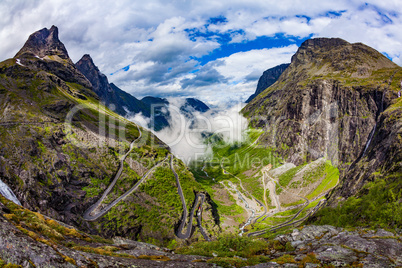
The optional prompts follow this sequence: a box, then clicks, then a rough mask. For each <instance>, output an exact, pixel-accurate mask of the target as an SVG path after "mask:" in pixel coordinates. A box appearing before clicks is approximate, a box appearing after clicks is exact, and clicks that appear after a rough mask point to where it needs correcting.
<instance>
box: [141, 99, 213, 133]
mask: <svg viewBox="0 0 402 268" xmlns="http://www.w3.org/2000/svg"><path fill="white" fill-rule="evenodd" d="M141 101H142V102H144V103H146V104H148V105H149V107H150V109H151V111H152V112H151V113H152V114H153V117H154V118H155V119H156V120H158V122H161V123H160V125H159V126H162V127H159V128H158V127H154V129H156V130H160V129H162V128H163V127H169V126H170V124H169V122H170V121H171V114H170V111H169V106H170V109H173V110H174V111H177V112H180V113H181V114H183V115H184V116H186V117H187V118H190V119H191V118H194V112H200V113H204V112H206V111H208V110H209V109H210V108H209V107H208V105H206V104H205V103H204V102H202V101H200V100H198V99H195V98H185V99H184V102H183V100H182V99H179V101H178V103H177V104H176V101H173V103H170V102H169V100H167V99H165V98H158V97H151V96H146V97H144V98H142V99H141ZM176 105H177V106H176ZM151 126H152V122H151Z"/></svg>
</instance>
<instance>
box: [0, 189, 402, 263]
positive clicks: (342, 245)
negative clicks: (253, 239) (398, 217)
mask: <svg viewBox="0 0 402 268" xmlns="http://www.w3.org/2000/svg"><path fill="white" fill-rule="evenodd" d="M0 201H1V202H0V267H4V265H6V264H13V265H14V266H5V267H216V266H222V267H245V266H246V267H402V244H401V242H402V236H401V232H399V233H392V232H389V231H385V230H382V229H379V230H376V231H373V230H369V229H354V230H345V229H342V228H336V227H333V226H329V225H324V226H314V225H306V226H302V227H299V228H296V229H294V230H293V231H291V232H289V233H287V234H282V235H278V236H277V237H275V238H274V241H272V240H266V239H262V238H261V239H259V240H258V241H259V244H260V248H258V249H257V250H256V251H254V253H253V254H252V256H249V258H244V257H243V258H242V257H240V256H237V255H232V257H222V256H221V255H223V254H224V252H222V251H221V252H219V251H215V249H214V245H217V248H222V247H221V246H222V245H219V243H220V242H219V241H214V242H209V243H207V242H203V243H201V244H200V245H205V247H206V248H209V250H212V251H209V253H207V251H205V253H206V254H204V255H206V256H195V255H183V254H175V251H177V252H180V251H181V249H177V250H170V249H167V248H161V247H157V246H154V245H152V244H148V243H143V242H138V241H132V240H129V239H125V238H119V237H116V238H114V239H104V238H101V237H97V236H94V235H89V234H86V233H83V232H80V231H78V230H76V229H74V228H73V227H71V226H68V225H65V224H63V223H61V222H57V221H55V220H52V219H50V218H48V217H45V216H43V215H41V214H39V213H36V212H32V211H29V210H27V209H24V208H22V207H21V206H18V205H16V204H14V203H13V202H11V201H8V200H6V199H5V198H3V197H2V196H0ZM196 247H197V245H195V246H194V248H196ZM189 248H193V245H190V246H189ZM228 251H231V252H232V253H233V251H234V250H233V249H229V250H228ZM216 252H217V253H216ZM222 253H223V254H222ZM235 253H236V252H235ZM236 254H238V253H236ZM238 255H242V253H241V252H240V251H239V254H238ZM226 256H228V255H226ZM257 263H259V264H257ZM251 264H252V265H254V266H251ZM247 265H248V266H247Z"/></svg>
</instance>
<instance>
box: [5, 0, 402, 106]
mask: <svg viewBox="0 0 402 268" xmlns="http://www.w3.org/2000/svg"><path fill="white" fill-rule="evenodd" d="M401 15H402V1H400V0H383V1H365V2H364V1H353V0H352V1H350V0H349V1H345V0H339V1H325V0H303V1H300V0H292V1H287V0H281V1H271V0H220V1H217V0H203V1H186V0H175V1H166V0H165V1H162V0H161V1H159V0H147V1H143V0H141V1H138V0H115V1H105V0H97V1H71V0H31V1H25V0H24V1H22V0H0V41H1V42H0V60H5V59H7V58H11V57H13V56H14V55H15V54H16V53H17V52H18V50H19V49H20V48H21V47H22V46H23V44H24V42H25V41H26V40H27V38H28V36H29V35H30V34H31V33H33V32H35V31H37V30H40V29H42V28H45V27H46V28H50V27H51V26H52V25H56V26H57V27H58V28H59V38H60V40H61V41H62V42H63V43H64V44H65V46H66V48H67V50H68V52H69V55H70V57H71V58H72V60H73V61H74V62H77V61H78V60H79V59H80V58H81V57H82V55H84V54H90V55H91V57H92V58H93V60H94V62H95V64H96V65H97V66H98V67H99V69H100V70H101V71H102V72H103V73H104V74H106V75H107V77H108V79H109V81H110V82H113V83H115V84H116V85H117V86H118V87H120V88H121V89H123V90H125V91H127V92H129V93H131V94H132V95H134V96H135V97H137V98H142V97H144V96H149V95H151V96H159V97H181V96H185V97H195V98H198V99H200V100H202V101H204V102H205V103H207V104H208V105H210V106H212V107H214V106H215V107H225V106H227V105H228V104H233V103H238V102H244V101H245V100H246V99H247V98H248V97H249V96H250V95H251V94H252V93H254V91H255V88H256V85H257V81H258V78H259V77H260V76H261V74H262V73H263V71H264V70H266V69H269V68H271V67H274V66H276V65H279V64H282V63H289V62H290V60H291V56H292V55H293V54H294V53H295V52H296V51H297V48H298V46H300V44H301V43H302V42H303V41H304V40H306V39H309V38H314V37H340V38H343V39H345V40H346V41H348V42H351V43H354V42H362V43H365V44H366V45H369V46H371V47H373V48H375V49H377V50H378V51H380V52H381V53H384V55H386V56H387V57H388V58H390V59H391V60H392V61H394V62H395V63H397V64H399V65H402V56H401V50H402V31H401V29H402V16H401Z"/></svg>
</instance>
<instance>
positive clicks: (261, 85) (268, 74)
mask: <svg viewBox="0 0 402 268" xmlns="http://www.w3.org/2000/svg"><path fill="white" fill-rule="evenodd" d="M288 66H289V64H287V63H286V64H281V65H278V66H275V67H273V68H270V69H268V70H266V71H264V73H263V74H262V76H261V77H260V79H258V84H257V88H256V90H255V92H254V94H253V95H251V96H250V97H249V98H248V99H247V100H246V103H249V102H250V101H252V100H253V99H254V98H255V97H257V95H258V94H260V93H261V92H263V91H264V90H265V89H267V88H268V87H270V86H271V85H273V84H274V83H275V82H276V81H277V80H278V79H279V77H280V76H281V74H282V73H283V72H284V71H285V70H286V68H288Z"/></svg>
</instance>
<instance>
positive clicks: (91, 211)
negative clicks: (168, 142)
mask: <svg viewBox="0 0 402 268" xmlns="http://www.w3.org/2000/svg"><path fill="white" fill-rule="evenodd" d="M137 128H138V131H139V134H140V135H139V136H138V137H137V138H136V139H135V140H134V141H133V142H131V144H130V148H129V150H128V151H127V153H126V154H125V155H123V156H122V157H121V158H120V165H119V170H118V171H117V174H116V176H115V177H114V179H113V181H112V182H111V183H110V185H109V186H108V188H107V189H106V190H105V191H104V192H103V194H102V196H101V198H100V199H99V200H98V201H97V202H96V203H95V204H93V205H92V206H91V207H89V208H88V209H87V210H86V211H85V213H84V215H83V218H84V220H86V221H96V220H97V219H99V218H100V217H102V216H103V215H105V214H106V213H107V212H109V210H111V209H112V208H113V207H114V206H115V205H117V204H118V203H119V202H120V201H122V200H124V199H125V198H126V197H127V196H129V195H130V194H132V193H133V192H134V191H135V190H136V189H137V188H138V186H140V185H141V183H143V182H144V180H145V179H146V178H147V177H148V175H149V174H150V173H151V172H152V171H153V170H154V169H155V168H156V167H158V166H160V165H161V164H162V163H163V162H164V161H165V160H166V159H167V157H168V156H166V157H165V159H164V160H162V161H160V162H159V163H157V164H156V165H155V166H153V167H152V168H151V169H149V170H148V171H147V172H146V173H145V174H144V175H143V176H142V177H141V179H140V180H139V181H138V182H137V183H136V184H135V185H134V186H133V187H132V188H131V189H130V190H128V191H127V192H125V193H124V194H123V195H121V196H120V197H118V198H117V199H116V200H114V201H113V202H111V203H110V204H108V205H107V206H106V207H104V208H102V209H101V210H100V211H95V210H97V209H98V208H99V207H100V205H101V204H102V202H103V201H104V200H105V198H106V196H107V195H108V194H109V193H110V191H111V190H112V189H113V187H114V186H115V184H116V182H117V181H118V180H119V178H120V176H121V174H122V173H123V168H124V161H125V160H126V158H127V156H128V155H129V154H130V153H131V151H132V150H133V149H134V145H135V143H136V142H137V141H138V140H139V139H140V138H141V137H142V132H141V130H140V128H139V127H138V126H137Z"/></svg>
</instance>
